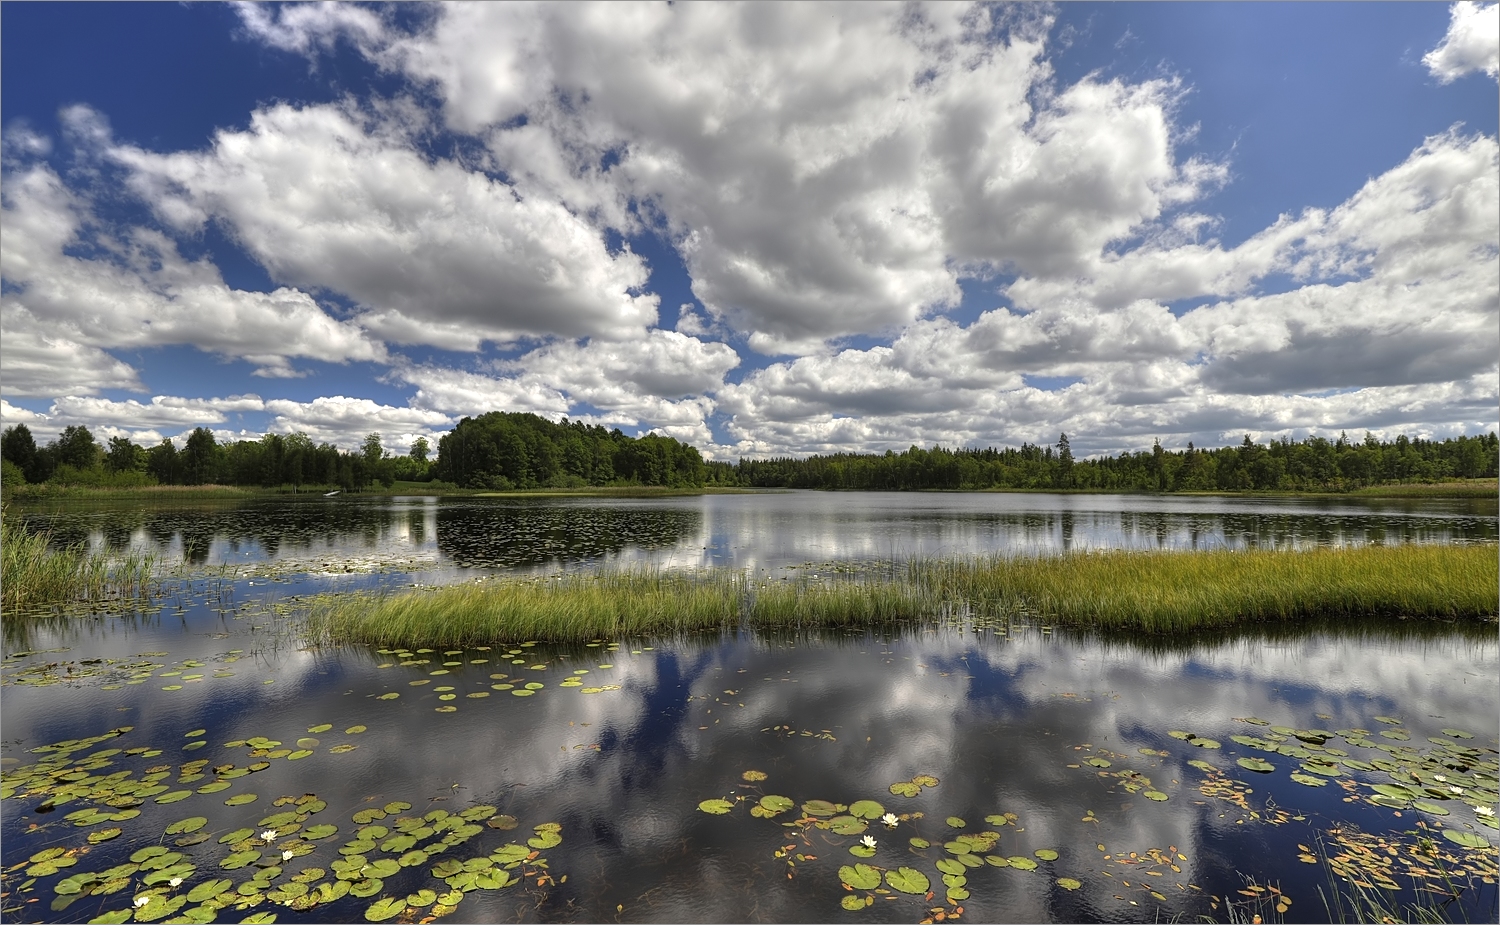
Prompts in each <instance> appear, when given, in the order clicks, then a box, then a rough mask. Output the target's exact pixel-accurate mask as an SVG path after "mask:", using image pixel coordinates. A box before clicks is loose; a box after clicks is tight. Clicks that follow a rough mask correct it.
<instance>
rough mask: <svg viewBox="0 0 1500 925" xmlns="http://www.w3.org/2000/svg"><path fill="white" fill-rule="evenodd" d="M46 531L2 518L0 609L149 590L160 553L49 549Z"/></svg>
mask: <svg viewBox="0 0 1500 925" xmlns="http://www.w3.org/2000/svg"><path fill="white" fill-rule="evenodd" d="M48 542H49V538H48V537H47V535H46V534H40V533H31V532H29V531H27V530H25V529H24V528H22V527H20V526H18V525H16V524H14V523H12V522H11V521H10V520H8V519H6V518H4V517H3V516H0V611H3V612H4V614H5V615H6V616H7V617H9V616H11V615H13V614H15V612H16V611H24V610H27V609H30V608H35V607H41V606H46V605H49V604H60V603H66V602H70V601H101V600H105V599H108V598H111V597H134V596H138V595H142V594H146V593H148V591H149V590H150V587H151V584H152V579H153V577H154V575H155V572H156V557H155V556H152V555H150V554H147V553H138V552H132V553H128V554H127V555H125V556H123V557H118V558H114V557H110V556H107V555H104V554H100V553H93V552H89V551H88V550H87V549H85V548H83V547H82V546H70V547H67V548H64V549H51V548H48Z"/></svg>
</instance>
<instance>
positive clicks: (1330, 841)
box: [1070, 716, 1500, 907]
mask: <svg viewBox="0 0 1500 925" xmlns="http://www.w3.org/2000/svg"><path fill="white" fill-rule="evenodd" d="M1374 720H1375V721H1376V723H1378V724H1380V726H1381V727H1382V728H1381V729H1380V730H1379V731H1378V732H1377V731H1375V730H1372V729H1365V728H1349V729H1339V730H1332V731H1330V730H1327V729H1316V728H1298V727H1291V726H1283V725H1276V724H1272V723H1271V722H1270V721H1268V720H1264V719H1261V718H1259V717H1254V716H1250V717H1241V718H1239V721H1240V722H1242V723H1244V724H1246V725H1248V726H1251V727H1255V728H1257V729H1258V732H1257V734H1248V733H1236V734H1234V735H1231V736H1230V737H1229V741H1230V742H1231V743H1233V744H1234V745H1238V746H1241V747H1243V748H1246V749H1252V750H1253V753H1252V754H1248V755H1238V756H1234V762H1233V764H1232V765H1230V766H1229V767H1228V768H1225V767H1223V766H1221V765H1219V764H1216V763H1214V762H1212V761H1208V760H1205V759H1204V758H1193V759H1190V760H1189V761H1188V762H1187V764H1188V765H1190V766H1192V767H1194V768H1196V769H1198V770H1199V771H1201V772H1203V774H1204V777H1203V778H1202V779H1201V780H1200V781H1198V783H1197V790H1198V792H1199V793H1201V794H1202V795H1203V796H1207V797H1211V798H1214V799H1216V800H1220V801H1223V802H1226V803H1230V804H1233V805H1235V806H1238V807H1239V808H1240V809H1241V810H1242V812H1243V814H1244V816H1243V819H1242V820H1241V821H1260V822H1266V823H1271V824H1280V823H1283V822H1287V821H1293V820H1295V821H1305V820H1306V818H1307V817H1306V816H1304V815H1302V814H1294V812H1292V811H1289V810H1287V809H1284V808H1279V807H1271V806H1265V807H1260V808H1252V805H1251V803H1250V801H1249V799H1248V795H1249V794H1250V793H1252V792H1253V790H1252V788H1250V787H1248V786H1246V785H1245V784H1244V783H1242V782H1240V781H1238V780H1235V779H1233V778H1232V777H1231V776H1230V772H1232V771H1233V770H1234V769H1236V768H1238V769H1240V770H1243V771H1250V772H1253V773H1255V774H1272V773H1274V772H1276V771H1278V770H1286V771H1287V772H1288V776H1289V778H1290V779H1291V780H1292V781H1294V782H1296V783H1297V784H1300V785H1302V786H1305V787H1325V786H1328V785H1330V784H1333V785H1335V786H1337V787H1339V788H1341V789H1342V790H1343V791H1344V792H1345V796H1344V797H1343V800H1344V802H1357V803H1365V804H1367V805H1371V806H1378V807H1382V808H1385V809H1389V810H1393V811H1396V814H1397V815H1400V814H1401V813H1402V812H1405V811H1412V810H1414V811H1416V812H1418V813H1420V814H1421V816H1420V817H1419V819H1418V821H1417V822H1416V824H1415V827H1414V828H1412V829H1410V830H1408V831H1406V832H1402V833H1383V834H1371V833H1365V832H1362V831H1361V830H1360V829H1359V828H1358V827H1357V826H1356V825H1354V824H1352V823H1350V822H1340V823H1337V824H1335V825H1333V826H1332V827H1330V828H1329V829H1328V830H1327V831H1326V832H1325V833H1323V834H1322V835H1321V836H1320V841H1322V842H1323V847H1322V848H1321V849H1319V850H1320V852H1321V853H1322V855H1323V859H1326V861H1327V863H1328V865H1329V867H1330V869H1331V870H1332V872H1333V873H1334V875H1336V876H1338V877H1339V878H1341V879H1343V880H1346V881H1348V882H1350V883H1352V884H1354V885H1355V886H1358V887H1362V888H1369V887H1372V886H1376V887H1380V888H1382V889H1389V890H1396V889H1400V885H1399V884H1398V883H1397V882H1396V880H1395V877H1396V876H1397V875H1398V874H1399V875H1401V876H1404V877H1405V878H1407V879H1409V880H1412V881H1413V882H1420V881H1423V880H1427V881H1433V882H1443V883H1449V884H1451V883H1452V882H1454V881H1455V880H1463V879H1468V878H1472V879H1475V880H1477V881H1479V882H1481V883H1486V884H1493V883H1495V882H1496V880H1497V878H1500V851H1497V850H1496V848H1495V846H1494V845H1493V844H1492V843H1491V840H1490V839H1489V838H1486V837H1485V836H1484V835H1482V834H1481V833H1480V832H1478V831H1476V830H1475V829H1474V826H1478V827H1487V828H1490V829H1495V828H1496V822H1495V804H1496V800H1497V798H1500V794H1497V792H1496V791H1497V786H1500V760H1497V756H1500V753H1497V751H1496V749H1494V748H1484V747H1478V746H1476V745H1475V744H1473V742H1474V736H1473V734H1472V733H1470V732H1467V731H1465V730H1462V729H1452V728H1450V729H1443V730H1442V735H1441V736H1430V737H1428V738H1427V742H1426V743H1424V744H1422V745H1418V744H1414V743H1413V737H1412V734H1411V733H1410V732H1409V731H1407V730H1406V729H1405V728H1404V724H1403V723H1402V721H1401V720H1400V719H1399V718H1398V717H1394V716H1377V717H1374ZM1168 735H1169V736H1171V737H1172V738H1173V739H1177V740H1179V741H1182V742H1184V743H1186V744H1187V745H1189V746H1192V747H1193V748H1194V749H1200V750H1201V752H1200V754H1205V755H1212V754H1214V753H1222V752H1223V751H1228V750H1226V749H1225V748H1224V745H1223V743H1221V742H1219V741H1218V740H1215V739H1211V738H1208V737H1205V736H1199V735H1197V734H1195V733H1194V732H1192V731H1188V730H1178V729H1174V730H1171V731H1170V732H1169V733H1168ZM1079 748H1091V746H1079ZM1353 749H1359V750H1362V751H1359V752H1355V751H1352V750H1353ZM1094 751H1095V752H1096V754H1095V755H1094V756H1093V757H1090V758H1088V759H1086V760H1084V761H1082V762H1080V763H1079V764H1074V765H1070V766H1071V767H1083V766H1087V767H1090V768H1093V769H1095V773H1097V774H1099V775H1100V776H1101V777H1111V778H1115V779H1117V780H1119V781H1120V784H1119V786H1120V787H1121V789H1123V790H1125V791H1126V792H1130V793H1139V794H1141V795H1142V796H1144V797H1146V798H1148V799H1151V800H1157V801H1165V800H1168V799H1170V796H1169V795H1168V794H1167V793H1165V792H1164V791H1162V790H1157V789H1155V786H1154V785H1153V784H1152V782H1151V778H1150V777H1149V776H1147V774H1146V773H1144V772H1143V771H1141V770H1137V769H1134V768H1119V767H1116V765H1117V764H1118V763H1120V762H1121V761H1122V760H1129V759H1130V757H1131V756H1128V755H1122V754H1118V753H1114V752H1108V751H1106V750H1104V749H1094ZM1139 752H1140V753H1141V754H1142V755H1145V756H1147V757H1148V758H1157V757H1160V758H1166V757H1169V755H1170V753H1169V752H1167V751H1164V750H1158V749H1153V748H1150V747H1145V748H1141V749H1140V750H1139ZM1382 752H1383V753H1384V754H1377V753H1382ZM1459 806H1464V807H1467V808H1468V809H1469V810H1470V812H1471V814H1472V816H1471V821H1469V822H1465V823H1463V824H1461V825H1454V824H1452V823H1453V822H1454V817H1453V812H1454V807H1459ZM1445 846H1446V847H1445ZM1299 848H1300V851H1301V853H1300V854H1299V855H1298V857H1299V859H1300V860H1302V861H1304V862H1306V863H1309V864H1316V863H1320V857H1319V855H1318V854H1315V853H1314V850H1313V848H1312V847H1311V846H1308V845H1300V846H1299ZM1289 903H1290V901H1289V900H1287V899H1286V898H1285V897H1284V896H1281V895H1279V894H1278V896H1277V904H1278V907H1279V906H1280V905H1282V904H1287V905H1289Z"/></svg>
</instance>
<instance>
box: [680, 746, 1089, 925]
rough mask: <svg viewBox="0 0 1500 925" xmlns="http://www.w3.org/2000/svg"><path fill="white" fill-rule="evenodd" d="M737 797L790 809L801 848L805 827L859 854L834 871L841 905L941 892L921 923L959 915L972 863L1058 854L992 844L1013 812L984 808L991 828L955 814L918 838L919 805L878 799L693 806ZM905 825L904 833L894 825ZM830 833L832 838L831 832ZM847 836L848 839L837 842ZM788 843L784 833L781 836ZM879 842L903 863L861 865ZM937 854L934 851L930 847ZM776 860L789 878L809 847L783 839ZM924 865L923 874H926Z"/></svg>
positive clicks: (898, 791) (989, 864)
mask: <svg viewBox="0 0 1500 925" xmlns="http://www.w3.org/2000/svg"><path fill="white" fill-rule="evenodd" d="M741 778H742V780H744V781H745V782H746V783H749V784H751V785H752V786H755V785H758V784H759V783H760V782H761V781H763V780H766V778H767V775H766V774H765V773H764V772H762V771H755V770H752V771H746V772H745V773H744V774H743V775H741ZM938 783H939V781H938V779H937V778H936V777H933V776H932V775H930V774H918V775H916V776H915V777H913V778H912V779H911V780H909V781H897V782H896V783H894V784H892V785H891V786H890V788H889V790H890V792H891V794H892V795H893V796H898V797H905V798H911V797H916V796H918V795H919V794H920V793H921V792H922V791H923V790H925V789H928V788H932V787H936V786H938ZM741 803H750V815H751V816H752V817H754V818H757V819H774V818H777V817H780V816H783V815H784V814H786V813H788V812H790V811H791V810H793V809H796V810H798V813H799V814H798V815H796V816H794V817H790V818H788V819H786V820H785V821H783V822H782V823H781V825H782V827H783V828H784V829H786V830H788V834H789V835H791V836H792V837H793V838H798V839H800V840H801V842H802V847H803V848H804V849H812V848H813V841H812V836H813V833H817V832H822V833H828V834H827V835H825V836H823V841H824V842H825V843H828V844H832V845H836V846H839V847H844V848H845V849H846V850H847V851H848V853H849V854H851V855H853V856H854V857H855V858H860V859H862V860H859V861H854V862H852V863H850V864H844V865H841V866H840V867H839V869H838V877H839V881H840V883H841V884H842V885H843V887H844V889H845V892H846V895H845V896H844V897H843V899H842V900H841V901H840V905H841V906H842V908H844V909H845V910H848V911H850V912H856V911H859V910H861V909H865V908H868V907H870V906H873V905H875V904H876V903H877V902H894V901H899V900H901V898H902V897H903V896H904V897H919V898H920V899H919V901H920V902H922V903H924V904H925V903H931V902H932V901H933V900H934V899H935V898H936V896H937V895H938V893H937V891H938V890H939V889H941V890H942V891H943V903H940V904H938V905H934V906H931V907H926V906H924V907H923V909H924V913H925V917H924V918H923V919H922V921H924V922H932V921H944V920H956V919H958V918H959V917H960V916H962V915H963V912H964V908H963V902H964V901H965V900H967V899H968V898H969V896H970V892H969V885H970V882H969V878H970V877H971V876H972V875H973V872H974V871H975V870H977V869H988V868H1007V869H1011V870H1018V871H1030V870H1036V869H1037V867H1038V862H1039V861H1040V862H1045V863H1050V862H1052V861H1056V860H1057V859H1058V856H1059V855H1058V852H1057V851H1056V850H1054V849H1051V848H1039V849H1037V850H1036V851H1034V852H1032V855H1031V856H1030V857H1028V856H1026V855H1023V854H1012V855H1006V854H1005V853H1003V852H1001V851H999V850H998V848H999V844H1000V840H1001V833H1000V832H999V831H997V830H998V829H1001V828H1003V827H1005V826H1012V827H1015V826H1016V823H1017V821H1018V818H1019V817H1018V816H1017V815H1016V814H1015V813H992V814H990V815H988V816H985V817H984V822H985V823H986V824H987V825H989V826H993V827H994V828H991V829H981V830H979V831H966V830H967V829H970V828H971V827H970V825H969V823H968V822H967V821H966V820H964V819H962V818H960V817H958V816H949V817H947V819H945V820H944V825H945V826H947V829H948V830H947V831H945V832H943V834H941V835H933V837H931V838H929V837H924V836H923V835H919V834H911V835H907V834H906V832H907V831H911V832H917V831H920V830H921V828H922V826H923V824H924V823H923V822H922V820H923V819H924V818H925V815H924V813H922V812H921V811H913V812H903V813H897V812H894V811H893V810H892V809H888V808H887V807H886V806H885V805H884V804H882V803H881V802H880V801H878V800H873V799H860V800H855V801H853V802H852V803H849V804H847V805H846V804H844V803H835V802H832V801H829V800H822V799H812V800H807V801H805V802H803V803H801V804H798V803H797V802H796V801H795V800H793V799H792V798H791V797H787V796H783V795H781V794H765V795H762V796H760V797H758V798H756V797H754V796H753V795H748V794H740V795H737V796H735V797H733V798H732V799H730V798H724V797H716V798H713V799H708V800H704V801H702V802H701V803H699V804H698V809H699V810H700V811H702V812H705V813H709V814H711V815H718V816H722V815H728V814H730V813H732V812H733V811H734V810H735V808H736V807H737V806H738V805H739V804H741ZM903 827H904V828H905V830H906V831H899V832H898V829H902V828H903ZM834 836H838V838H835V837H834ZM845 839H848V841H845ZM788 840H789V841H790V840H791V839H788ZM882 842H891V843H894V844H899V845H903V846H904V850H905V853H906V855H907V858H906V859H905V860H906V863H900V864H896V865H894V866H880V865H877V864H873V863H867V861H868V860H869V859H871V858H874V857H875V856H876V854H877V852H878V850H879V847H880V845H881V844H882ZM939 850H940V851H941V852H942V855H941V856H937V855H936V854H935V853H936V852H938V851H939ZM774 856H775V857H776V858H777V859H778V860H784V861H785V862H786V865H787V875H788V878H793V877H794V876H795V873H796V871H797V869H798V865H799V864H802V865H806V864H808V863H811V862H815V861H817V860H818V859H819V858H818V855H817V854H815V853H813V851H812V850H799V845H798V843H797V842H796V841H792V843H791V844H783V845H780V846H778V847H777V848H776V849H775V850H774ZM929 869H930V873H929ZM1054 882H1055V883H1056V885H1057V886H1058V887H1060V888H1062V889H1064V890H1076V889H1079V888H1080V887H1081V886H1082V885H1083V884H1082V883H1081V882H1080V881H1078V880H1076V879H1074V878H1072V877H1057V878H1055V879H1054Z"/></svg>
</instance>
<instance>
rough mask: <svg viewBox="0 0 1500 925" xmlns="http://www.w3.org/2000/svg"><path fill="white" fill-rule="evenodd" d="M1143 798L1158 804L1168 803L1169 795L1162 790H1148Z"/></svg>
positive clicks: (1143, 794)
mask: <svg viewBox="0 0 1500 925" xmlns="http://www.w3.org/2000/svg"><path fill="white" fill-rule="evenodd" d="M1141 796H1143V797H1145V798H1146V799H1148V800H1155V801H1156V802H1158V803H1165V802H1166V801H1167V795H1166V794H1165V793H1162V792H1161V791H1160V790H1147V791H1145V792H1144V793H1142V794H1141Z"/></svg>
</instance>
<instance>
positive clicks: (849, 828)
mask: <svg viewBox="0 0 1500 925" xmlns="http://www.w3.org/2000/svg"><path fill="white" fill-rule="evenodd" d="M828 828H829V830H830V831H832V832H833V833H834V834H836V835H859V834H862V833H863V832H864V831H865V829H867V828H869V825H868V824H867V823H866V822H865V821H864V820H863V819H856V818H854V817H853V816H834V817H833V818H832V819H830V820H828Z"/></svg>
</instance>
